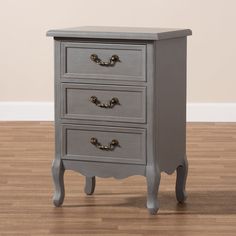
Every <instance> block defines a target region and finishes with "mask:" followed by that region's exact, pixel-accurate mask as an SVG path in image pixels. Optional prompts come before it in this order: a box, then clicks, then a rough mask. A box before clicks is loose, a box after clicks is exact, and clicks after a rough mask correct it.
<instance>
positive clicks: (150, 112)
mask: <svg viewBox="0 0 236 236" xmlns="http://www.w3.org/2000/svg"><path fill="white" fill-rule="evenodd" d="M85 29H86V30H85ZM102 29H104V28H89V29H88V28H83V29H80V28H78V29H68V30H56V31H49V32H48V35H50V36H54V37H55V126H56V158H55V161H54V163H53V168H52V173H53V180H54V184H55V195H54V204H55V205H56V206H59V205H61V204H62V202H63V199H64V183H63V174H64V170H67V169H68V170H74V171H78V172H80V173H81V174H83V175H84V176H86V184H85V193H86V194H92V193H93V191H94V189H95V176H98V177H103V178H107V177H114V178H117V179H121V178H125V177H128V176H132V175H143V176H146V179H147V208H148V210H149V212H150V213H151V214H155V213H156V212H157V211H158V208H159V203H158V199H157V194H158V189H159V184H160V177H161V176H160V175H161V172H166V173H168V174H171V173H173V172H174V171H175V170H177V179H176V198H177V200H178V201H179V202H181V203H182V202H184V201H185V199H186V196H187V195H186V192H185V185H186V179H187V170H188V168H187V167H188V165H187V159H186V150H185V149H186V145H185V142H186V134H185V133H186V130H185V129H186V127H185V126H186V125H185V123H186V36H187V35H190V34H191V31H190V30H170V29H168V30H167V29H145V30H144V29H142V28H138V29H137V28H136V29H130V28H126V29H124V32H123V33H122V32H120V30H121V28H114V29H113V30H111V31H109V32H108V31H106V30H105V31H104V32H102ZM106 29H110V28H109V27H108V28H106ZM65 45H67V46H69V47H71V45H73V47H71V49H72V52H70V55H69V54H68V55H69V57H68V55H67V53H68V52H66V50H65V48H66V47H65ZM81 45H82V48H85V49H86V50H85V51H86V53H87V52H89V53H87V54H86V53H81V51H75V52H74V51H73V50H74V48H76V50H77V48H79V50H80V49H81ZM107 45H109V50H108V51H109V54H106V53H107V52H105V51H106V50H105V49H106V48H107ZM118 48H123V49H122V50H121V51H122V53H123V54H122V55H123V56H122V57H124V58H129V60H131V62H130V64H129V65H130V68H128V69H127V68H126V67H124V66H123V65H119V71H118V70H117V71H115V70H113V72H112V70H109V69H111V68H109V67H108V68H106V69H107V71H106V72H105V73H104V72H101V73H99V69H100V68H99V65H97V64H95V63H94V65H93V64H91V66H98V68H96V69H91V67H89V66H88V67H86V66H85V67H83V70H84V71H83V70H82V68H81V67H80V66H81V65H78V68H81V69H78V68H77V67H76V64H80V63H84V62H85V60H87V61H88V58H87V59H85V58H84V57H85V55H89V54H90V53H92V52H93V50H99V54H100V55H102V56H103V55H106V57H107V56H108V55H110V54H113V50H114V51H116V53H117V54H118V53H119V52H118V51H117V49H118ZM131 48H133V49H134V50H137V48H139V49H140V51H139V53H138V54H132V53H130V52H129V50H131ZM87 50H91V51H87ZM144 51H145V53H143V52H144ZM126 52H127V54H126ZM136 52H137V51H136ZM144 54H145V57H144ZM72 55H73V56H72ZM134 55H136V56H135V57H138V60H136V59H137V58H135V59H134V60H133V56H134ZM81 57H82V58H81ZM68 58H69V63H70V64H71V65H72V68H73V69H72V68H70V70H69V71H73V73H65V72H66V68H67V69H68V68H69V67H67V65H66V63H68ZM104 58H105V57H104ZM141 58H142V59H141ZM132 60H133V61H132ZM125 62H126V63H127V61H125ZM141 62H142V65H140V63H141ZM89 63H90V62H89ZM122 63H123V62H121V64H122ZM137 65H138V66H140V69H141V70H140V71H139V72H141V71H142V73H136V72H137V71H138V70H137ZM132 68H133V70H134V71H132ZM81 71H82V73H80V72H81ZM101 71H102V70H101ZM144 71H145V73H144V74H143V72H144ZM74 72H75V73H74ZM91 72H92V73H91ZM96 73H97V75H98V78H96V76H95V74H96ZM135 73H136V74H135ZM81 75H83V76H81ZM107 75H111V78H110V79H109V76H107ZM121 85H122V86H121ZM98 91H99V92H98ZM90 92H93V93H95V95H96V96H97V97H99V99H101V100H102V101H107V100H109V98H110V97H111V96H112V95H115V96H117V97H118V96H119V98H120V99H121V100H122V102H121V104H125V105H124V107H122V106H121V107H119V112H118V110H115V109H116V108H117V107H118V106H117V107H114V108H112V109H111V110H99V107H97V106H95V105H94V104H90V103H89V99H88V97H89V96H90ZM97 92H98V93H97ZM96 93H97V94H96ZM100 109H101V108H100ZM113 109H114V110H113ZM132 109H133V110H132ZM93 136H96V138H97V139H98V140H99V142H101V143H102V144H104V145H106V144H108V143H109V142H110V141H111V140H112V139H113V138H116V139H119V142H120V144H121V145H120V147H116V148H115V149H114V150H113V151H103V150H100V149H97V148H96V147H95V146H94V145H92V144H91V143H90V138H91V137H93Z"/></svg>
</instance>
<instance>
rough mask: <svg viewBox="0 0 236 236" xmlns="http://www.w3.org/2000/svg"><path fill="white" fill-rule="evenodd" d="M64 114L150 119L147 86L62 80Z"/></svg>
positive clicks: (76, 116) (121, 118)
mask: <svg viewBox="0 0 236 236" xmlns="http://www.w3.org/2000/svg"><path fill="white" fill-rule="evenodd" d="M61 96H62V101H63V102H62V108H61V116H62V118H65V119H85V120H102V121H117V122H134V123H145V122H146V87H134V86H132V87H131V86H108V85H106V86H104V85H91V84H90V85H88V84H86V85H85V84H71V83H62V84H61Z"/></svg>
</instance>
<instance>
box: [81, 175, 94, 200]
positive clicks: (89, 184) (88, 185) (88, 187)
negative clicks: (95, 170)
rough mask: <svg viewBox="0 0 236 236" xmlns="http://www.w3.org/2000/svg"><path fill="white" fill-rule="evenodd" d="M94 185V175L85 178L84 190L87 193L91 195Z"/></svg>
mask: <svg viewBox="0 0 236 236" xmlns="http://www.w3.org/2000/svg"><path fill="white" fill-rule="evenodd" d="M95 185H96V177H95V176H93V177H86V178H85V187H84V192H85V193H86V194H87V195H92V194H93V192H94V190H95Z"/></svg>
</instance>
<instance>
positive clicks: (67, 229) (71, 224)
mask: <svg viewBox="0 0 236 236" xmlns="http://www.w3.org/2000/svg"><path fill="white" fill-rule="evenodd" d="M53 136H54V129H53V124H52V123H51V122H1V123H0V161H1V162H0V166H1V169H0V235H1V236H5V235H10V236H15V235H17V236H23V235H33V236H39V235H66V236H70V235H113V236H116V235H136V236H139V235H158V236H161V235H174V236H178V235H181V236H195V235H200V236H205V235H220V236H227V235H232V236H235V235H236V123H234V124H220V123H217V124H214V123H208V124H207V123H205V124H203V123H201V124H197V123H193V124H189V125H188V127H187V153H188V160H189V178H188V182H187V190H188V194H189V198H188V200H187V203H186V204H185V205H184V206H179V205H177V203H176V200H175V194H174V184H175V175H171V176H169V175H166V174H162V180H161V187H160V194H159V199H160V205H161V206H160V210H159V214H158V215H156V216H150V215H149V214H148V212H147V210H146V209H145V204H146V182H145V178H144V177H138V176H135V177H130V178H128V179H124V180H115V179H98V180H97V187H96V190H95V194H94V195H93V196H89V197H88V196H85V194H84V193H83V187H84V178H83V177H82V176H81V175H80V174H78V173H74V172H70V171H67V172H66V173H65V186H66V197H65V202H64V206H63V207H61V208H54V207H53V205H52V203H51V197H52V193H53V185H52V181H51V173H50V169H51V162H52V159H53V153H54V137H53Z"/></svg>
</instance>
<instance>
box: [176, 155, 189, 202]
mask: <svg viewBox="0 0 236 236" xmlns="http://www.w3.org/2000/svg"><path fill="white" fill-rule="evenodd" d="M187 175H188V161H187V158H185V159H184V161H183V164H181V165H180V166H178V167H177V177H176V186H175V194H176V199H177V201H178V202H179V203H184V201H185V200H186V199H187V193H186V191H185V185H186V180H187Z"/></svg>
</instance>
